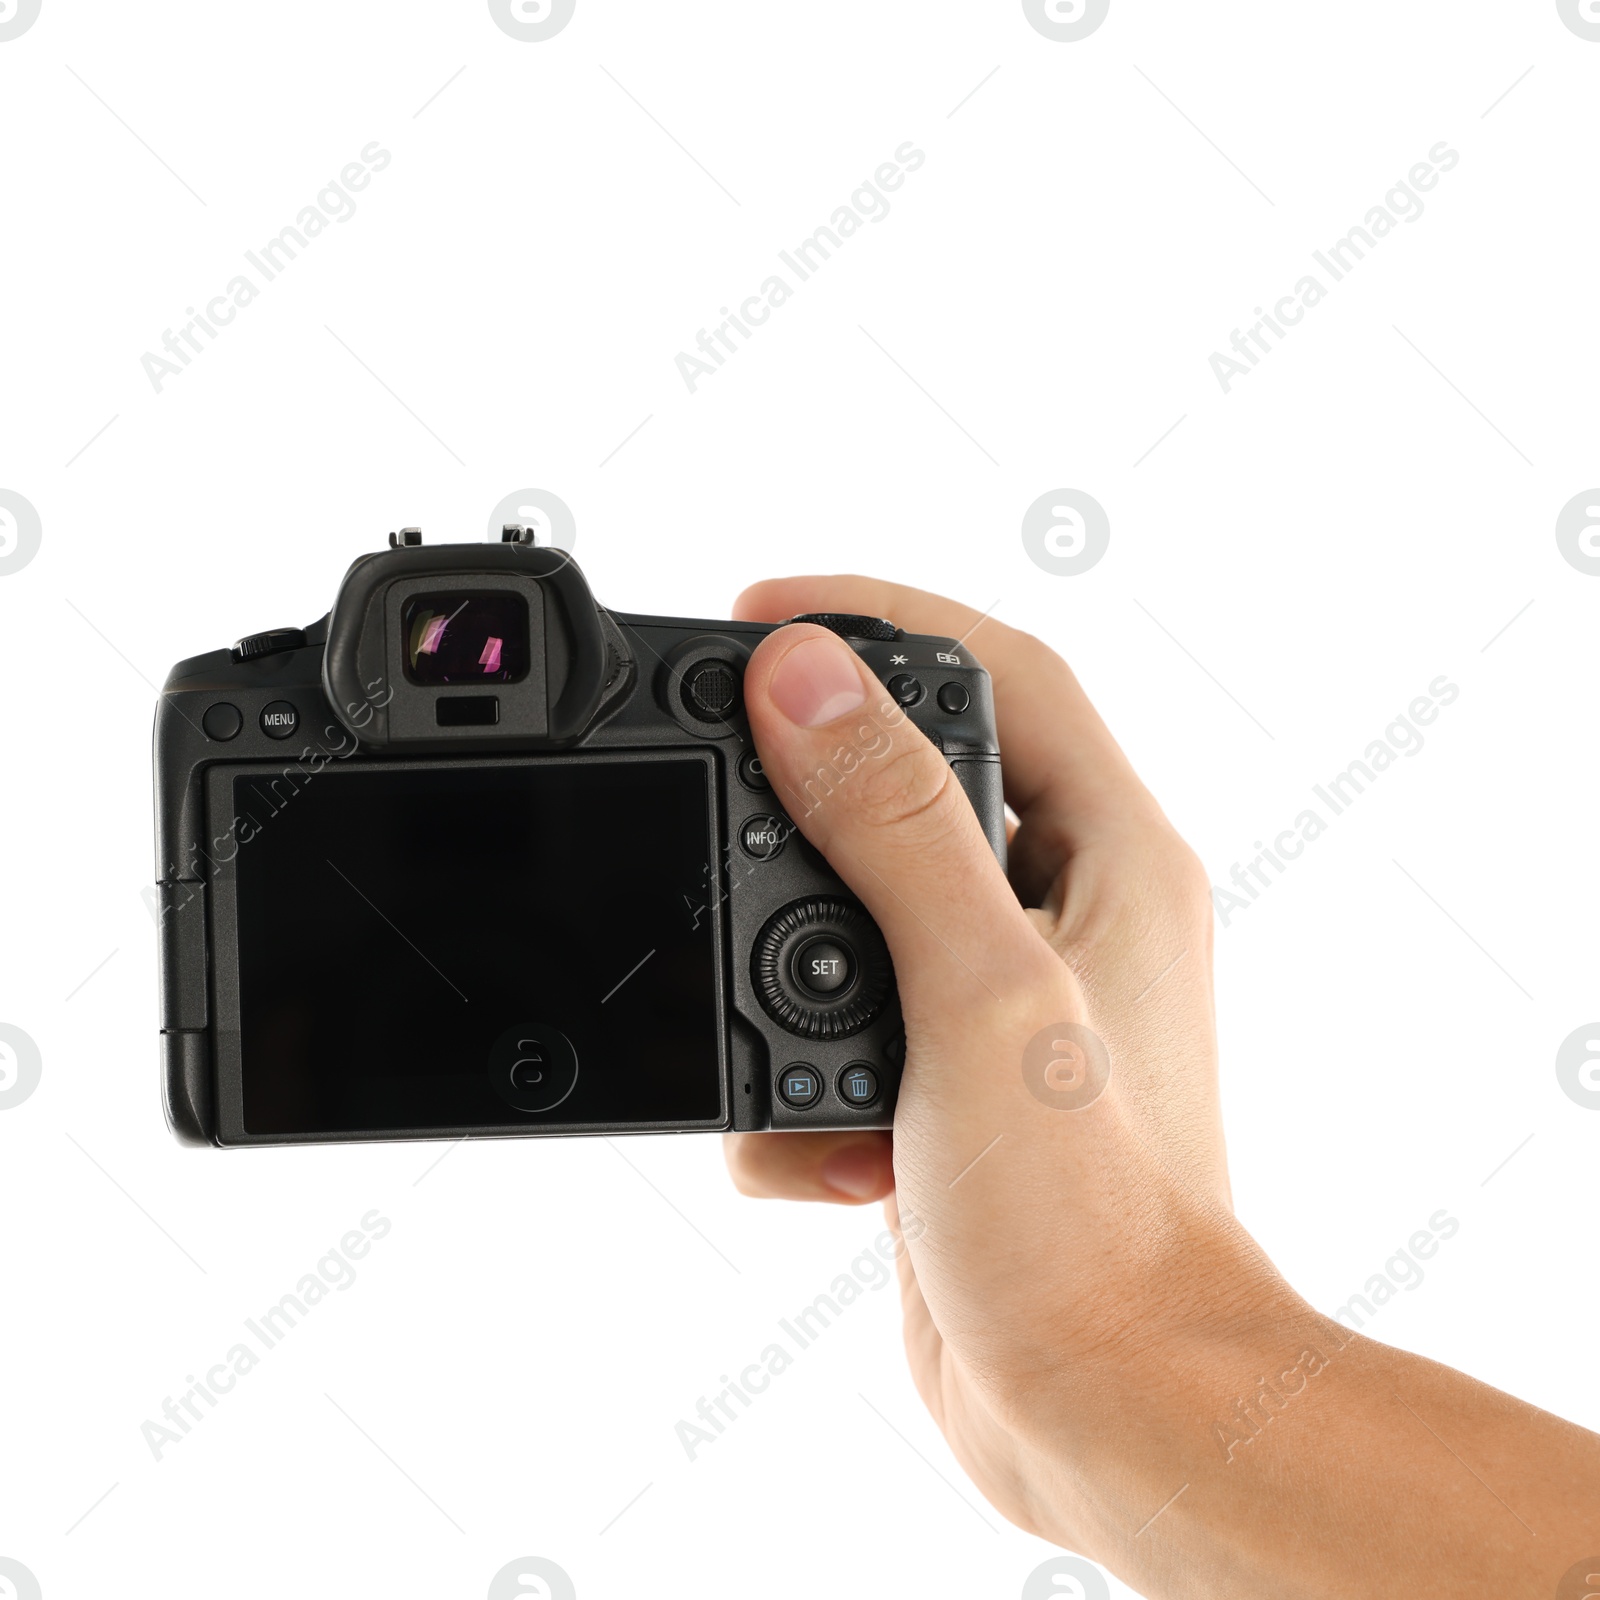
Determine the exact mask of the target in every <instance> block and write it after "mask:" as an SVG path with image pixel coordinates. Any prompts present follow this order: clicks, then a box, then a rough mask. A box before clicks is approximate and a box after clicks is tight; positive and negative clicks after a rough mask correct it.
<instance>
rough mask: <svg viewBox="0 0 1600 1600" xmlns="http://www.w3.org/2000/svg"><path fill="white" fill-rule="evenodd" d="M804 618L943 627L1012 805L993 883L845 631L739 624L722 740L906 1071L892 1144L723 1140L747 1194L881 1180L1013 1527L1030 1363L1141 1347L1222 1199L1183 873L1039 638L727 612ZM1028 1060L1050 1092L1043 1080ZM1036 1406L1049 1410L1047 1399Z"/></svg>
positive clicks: (1195, 874)
mask: <svg viewBox="0 0 1600 1600" xmlns="http://www.w3.org/2000/svg"><path fill="white" fill-rule="evenodd" d="M822 610H833V611H848V612H856V613H864V614H867V615H872V616H889V617H893V618H894V619H895V620H896V621H897V622H898V623H899V624H900V625H901V626H902V627H904V628H906V629H907V630H908V631H912V632H917V633H931V634H942V635H946V636H949V637H954V638H967V637H968V636H969V635H970V636H971V637H970V646H971V648H973V649H974V650H975V652H976V654H977V656H978V658H979V659H980V660H981V661H982V662H983V663H984V665H985V666H986V667H987V669H988V671H989V673H990V676H991V679H992V682H993V687H994V695H995V705H996V718H997V723H998V731H999V739H1000V748H1001V752H1002V761H1003V770H1004V777H1005V790H1006V797H1007V801H1008V803H1009V804H1010V806H1011V808H1012V809H1013V811H1014V812H1015V813H1016V815H1017V817H1018V819H1019V822H1018V825H1017V827H1016V829H1015V831H1014V833H1013V836H1012V839H1011V849H1010V863H1011V866H1010V882H1008V881H1007V877H1006V874H1005V873H1004V872H1002V870H1001V868H1000V866H999V864H998V863H997V862H996V860H995V858H994V855H993V854H992V852H991V851H990V848H989V846H988V844H987V843H986V841H985V839H984V836H983V834H982V831H981V829H980V827H979V824H978V821H977V818H976V816H975V815H974V813H973V812H972V809H971V807H970V806H969V804H968V802H967V800H966V798H965V796H964V795H963V793H962V791H961V789H960V787H959V785H958V784H957V783H956V781H955V779H954V777H953V775H952V774H951V770H950V768H949V766H948V764H947V763H946V761H945V760H944V758H943V756H942V755H941V754H940V753H939V752H938V751H937V750H935V749H934V748H933V746H932V745H931V744H929V742H928V741H927V740H926V739H925V738H924V737H923V735H922V734H921V733H920V732H919V731H918V730H917V729H916V728H915V727H913V726H912V724H911V723H910V722H909V721H908V720H905V719H904V717H903V715H902V714H901V713H900V712H899V709H898V708H897V707H896V706H895V705H894V704H893V702H892V701H890V700H889V698H888V696H887V694H886V693H885V691H884V689H883V686H882V685H881V684H880V683H879V682H878V681H877V680H876V678H875V677H874V676H873V675H872V673H871V672H870V671H868V670H867V669H866V668H865V667H864V666H862V665H861V663H860V661H859V659H858V658H857V657H856V655H855V654H854V652H853V651H851V650H850V649H849V647H848V646H847V645H845V644H843V643H842V642H841V641H840V640H839V639H837V638H835V637H834V636H833V635H832V634H831V633H828V632H827V631H826V630H824V629H822V628H819V627H815V626H812V625H806V624H802V625H798V626H796V627H793V628H786V629H783V630H781V631H780V632H778V633H776V634H774V635H772V636H771V637H770V638H769V639H767V640H765V641H764V642H763V643H762V645H761V646H760V648H759V649H758V650H757V651H756V653H755V656H754V658H753V659H752V661H751V662H750V665H749V667H748V669H747V671H746V674H745V690H744V692H745V703H746V706H747V708H748V711H749V716H750V722H751V730H752V732H753V734H754V736H755V741H756V744H757V746H758V747H759V749H760V751H761V756H762V760H763V763H764V765H765V767H766V770H767V772H768V775H769V776H770V778H771V780H772V782H773V785H774V789H775V792H776V793H777V795H778V796H779V797H780V798H781V799H784V800H786V802H787V803H788V804H789V806H790V809H791V813H792V815H793V817H794V820H795V822H796V824H797V826H799V828H800V829H801V830H802V831H803V832H804V833H805V834H806V835H807V837H808V838H809V839H810V840H811V842H812V843H813V844H815V845H816V846H817V847H818V848H819V849H820V850H821V851H822V852H823V854H824V855H826V856H827V858H828V859H829V861H830V862H831V863H832V864H833V866H834V868H835V869H836V870H837V871H838V872H839V874H840V876H841V877H842V878H843V879H844V881H845V882H846V883H847V884H848V885H849V887H850V888H851V889H852V890H853V891H854V892H855V893H856V894H857V895H858V896H859V897H860V899H861V900H862V902H863V903H864V904H865V905H866V907H867V909H868V910H869V911H870V912H871V913H872V915H873V917H874V918H875V919H876V921H877V923H878V926H879V927H880V928H881V929H882V931H883V934H884V937H885V939H886V940H887V942H888V945H889V949H890V952H891V954H892V956H893V958H894V965H895V972H896V977H897V983H898V987H899V993H900V999H901V1005H902V1008H903V1011H904V1016H905V1024H906V1067H905V1074H904V1080H903V1084H902V1088H901V1091H900V1098H899V1104H898V1109H897V1112H896V1117H895V1128H894V1133H893V1136H892V1138H891V1136H890V1135H888V1134H884V1133H870V1132H860V1133H856V1132H837V1133H824V1134H804V1133H758V1134H731V1135H729V1136H728V1140H727V1153H728V1161H729V1166H730V1169H731V1171H732V1174H733V1177H734V1180H735V1182H736V1183H737V1185H738V1186H739V1188H740V1189H741V1190H743V1191H744V1192H745V1193H747V1194H751V1195H762V1196H772V1197H783V1198H790V1199H821V1200H833V1201H836V1202H843V1203H860V1202H863V1201H869V1200H876V1199H883V1198H885V1197H886V1196H889V1195H890V1192H891V1190H893V1191H894V1198H893V1199H892V1200H891V1201H890V1213H891V1219H893V1217H894V1213H895V1211H896V1209H897V1210H898V1213H899V1216H900V1217H901V1218H908V1217H910V1216H912V1215H914V1216H915V1218H916V1219H917V1223H918V1227H917V1228H916V1229H908V1230H907V1231H908V1233H910V1234H911V1238H910V1239H909V1241H908V1242H909V1248H908V1250H907V1251H906V1252H905V1253H904V1254H903V1256H902V1290H903V1300H904V1306H905V1323H906V1328H905V1333H906V1349H907V1354H908V1357H909V1359H910V1363H911V1368H912V1373H913V1376H914V1377H915V1380H916V1383H917V1387H918V1389H919V1391H920V1393H921V1395H922V1397H923V1399H924V1401H925V1402H926V1403H927V1405H928V1407H929V1410H930V1411H931V1412H932V1413H933V1415H934V1417H935V1419H936V1420H937V1421H938V1422H939V1424H940V1426H941V1427H942V1428H943V1429H944V1431H945V1433H946V1436H947V1437H948V1439H949V1441H950V1444H951V1446H952V1448H953V1449H954V1450H955V1452H956V1454H957V1456H958V1457H959V1458H960V1459H961V1461H962V1464H963V1466H964V1467H965V1468H966V1469H967V1471H968V1472H969V1473H970V1474H971V1475H972V1477H973V1478H974V1480H975V1481H976V1482H977V1483H978V1484H979V1486H980V1487H981V1488H982V1489H983V1490H984V1492H985V1493H986V1494H987V1495H988V1496H989V1498H990V1499H991V1500H992V1501H994V1502H995V1503H996V1504H997V1505H998V1506H999V1507H1000V1508H1001V1509H1002V1510H1003V1511H1004V1512H1005V1513H1006V1514H1007V1515H1008V1516H1010V1517H1012V1518H1013V1520H1015V1521H1018V1522H1021V1523H1023V1524H1024V1525H1025V1526H1033V1527H1038V1526H1039V1525H1040V1522H1041V1518H1040V1515H1039V1510H1038V1507H1037V1506H1036V1504H1035V1503H1034V1502H1035V1500H1036V1498H1037V1482H1036V1480H1037V1477H1038V1472H1037V1470H1036V1469H1037V1466H1038V1463H1036V1462H1030V1461H1028V1460H1027V1457H1028V1455H1029V1454H1030V1449H1029V1447H1028V1445H1027V1443H1026V1432H1027V1431H1026V1429H1024V1430H1023V1434H1022V1436H1021V1437H1022V1441H1023V1442H1021V1443H1019V1435H1018V1432H1017V1429H1016V1427H1015V1423H1016V1422H1017V1420H1018V1419H1017V1415H1016V1413H1017V1411H1018V1408H1019V1407H1022V1408H1028V1407H1029V1406H1030V1400H1029V1398H1028V1397H1029V1396H1030V1395H1032V1397H1033V1399H1035V1400H1036V1399H1037V1393H1036V1391H1034V1390H1032V1389H1031V1387H1030V1380H1031V1379H1032V1378H1033V1377H1035V1376H1036V1375H1037V1374H1038V1373H1039V1371H1040V1370H1041V1369H1042V1368H1043V1367H1046V1366H1047V1367H1048V1369H1049V1370H1050V1371H1052V1372H1055V1371H1059V1370H1061V1367H1062V1363H1063V1362H1068V1363H1076V1364H1078V1368H1079V1372H1080V1378H1081V1382H1082V1385H1083V1386H1084V1387H1085V1388H1087V1387H1090V1386H1092V1383H1093V1381H1094V1376H1093V1375H1094V1374H1095V1372H1097V1371H1098V1370H1099V1369H1100V1367H1101V1364H1102V1362H1103V1361H1104V1359H1105V1358H1106V1356H1107V1355H1108V1354H1109V1353H1110V1352H1112V1351H1117V1352H1119V1355H1118V1359H1119V1360H1120V1359H1122V1354H1121V1353H1122V1352H1123V1351H1124V1347H1125V1345H1126V1342H1127V1341H1128V1340H1130V1339H1133V1340H1136V1341H1138V1342H1139V1343H1141V1344H1144V1343H1146V1342H1148V1341H1149V1340H1150V1339H1151V1338H1152V1337H1154V1335H1155V1332H1156V1329H1157V1328H1158V1327H1159V1326H1160V1325H1161V1324H1162V1322H1163V1320H1164V1318H1165V1316H1166V1315H1167V1314H1168V1312H1169V1311H1170V1304H1166V1303H1164V1304H1162V1305H1156V1304H1153V1302H1154V1301H1155V1300H1157V1299H1158V1298H1159V1299H1161V1300H1162V1301H1163V1302H1167V1300H1168V1297H1169V1296H1170V1293H1171V1291H1172V1290H1173V1288H1174V1286H1175V1282H1176V1281H1177V1280H1176V1279H1175V1277H1174V1274H1175V1273H1177V1274H1178V1275H1179V1276H1180V1277H1181V1278H1183V1279H1184V1280H1187V1279H1188V1278H1189V1277H1190V1276H1191V1275H1192V1274H1193V1273H1194V1272H1196V1271H1197V1270H1201V1269H1202V1268H1203V1252H1197V1251H1196V1244H1197V1240H1198V1238H1199V1236H1201V1235H1203V1234H1206V1233H1209V1232H1211V1231H1212V1230H1213V1228H1214V1227H1215V1225H1216V1221H1217V1219H1219V1218H1222V1217H1225V1216H1226V1213H1227V1208H1228V1206H1229V1190H1228V1179H1227V1170H1226V1162H1225V1158H1224V1151H1223V1140H1222V1131H1221V1121H1220V1116H1219V1112H1218V1104H1217V1083H1216V1046H1215V1039H1214V1033H1213V1014H1212V1002H1211V927H1212V913H1211V902H1210V895H1209V886H1208V884H1207V882H1206V879H1205V876H1204V873H1203V871H1202V869H1201V868H1200V865H1199V863H1198V861H1197V860H1196V858H1195V857H1194V856H1193V854H1192V853H1191V852H1190V851H1189V849H1188V848H1187V847H1186V846H1185V845H1184V844H1183V843H1182V841H1181V840H1180V839H1179V838H1178V837H1177V836H1176V834H1175V833H1174V832H1173V830H1172V828H1171V826H1170V825H1169V824H1168V822H1167V820H1166V819H1165V817H1164V816H1163V815H1162V814H1161V811H1160V809H1159V807H1158V806H1157V805H1156V803H1155V801H1154V800H1153V799H1152V798H1151V796H1150V794H1149V793H1148V791H1147V790H1146V789H1145V788H1144V786H1143V785H1142V784H1141V783H1140V782H1139V780H1138V778H1137V777H1136V776H1135V774H1134V772H1133V770H1132V769H1131V767H1130V766H1129V764H1128V762H1127V760H1126V758H1125V757H1124V756H1123V754H1122V752H1121V751H1120V750H1119V749H1118V748H1117V746H1116V743H1115V742H1114V740H1113V739H1112V738H1111V735H1110V733H1109V732H1108V731H1107V729H1106V727H1105V725H1104V724H1103V723H1102V722H1101V720H1100V718H1099V717H1098V716H1097V715H1096V713H1095V711H1094V709H1093V707H1092V706H1091V705H1090V704H1089V702H1088V699H1087V697H1086V696H1085V695H1084V693H1083V691H1082V689H1081V688H1080V687H1079V685H1078V683H1077V681H1076V679H1075V678H1074V677H1073V675H1072V673H1071V671H1070V670H1069V669H1068V667H1067V665H1066V663H1065V662H1063V661H1062V660H1061V659H1060V657H1059V656H1057V655H1056V654H1055V653H1054V652H1052V651H1051V650H1049V649H1048V648H1047V647H1046V646H1044V645H1043V644H1041V643H1040V642H1039V641H1038V640H1036V639H1034V638H1031V637H1030V636H1028V635H1027V634H1023V633H1019V632H1016V631H1015V630H1013V629H1011V628H1008V627H1006V626H1005V625H1004V624H1003V623H1000V622H998V621H995V620H993V619H984V618H981V617H980V615H979V614H978V613H976V612H974V611H972V610H971V609H969V608H967V607H965V606H962V605H959V604H957V603H955V602H953V601H948V600H942V599H939V598H937V597H935V596H932V595H928V594H923V593H920V592H918V591H916V590H911V589H905V588H899V587H896V586H893V585H890V584H885V583H878V582H873V581H871V580H868V579H863V578H792V579H783V580H778V581H775V582H769V583H763V584H759V585H757V586H756V587H755V588H753V589H750V590H747V591H746V592H745V594H743V595H742V596H741V597H740V599H739V601H738V603H737V605H736V608H735V615H736V616H739V617H746V618H752V619H757V620H776V619H778V618H781V617H784V616H792V615H794V614H796V613H797V612H804V611H822ZM868 716H871V717H874V718H875V719H876V720H877V723H878V725H879V727H882V726H884V725H887V726H888V727H889V728H890V730H891V732H890V737H889V739H888V740H887V741H884V740H883V738H882V735H881V733H880V732H879V731H878V728H874V730H873V731H874V735H875V742H874V743H872V744H871V745H870V748H872V749H874V750H875V751H876V752H877V753H876V754H875V756H874V757H873V758H871V759H869V760H867V761H865V762H864V763H863V764H862V765H861V766H860V767H858V768H857V769H856V770H855V771H854V772H853V774H852V775H851V776H850V777H849V778H848V779H847V780H846V781H845V782H843V783H842V784H839V785H838V786H837V787H836V788H835V790H834V792H833V793H831V794H830V795H829V796H828V798H827V799H825V800H824V801H822V802H821V803H819V804H816V805H814V806H812V807H810V808H809V809H808V808H807V806H806V804H805V802H804V800H803V799H802V798H801V795H802V786H803V784H804V783H805V780H806V779H807V778H808V777H809V776H811V775H812V774H813V773H815V772H816V771H817V769H818V768H819V767H821V766H824V765H827V764H828V763H829V762H830V761H831V760H832V759H833V758H834V757H835V754H836V752H837V751H838V749H839V747H840V746H841V745H844V746H850V745H852V744H853V743H856V742H857V741H856V728H857V726H858V724H860V723H862V722H863V721H864V720H865V719H866V718H867V717H868ZM862 742H865V741H862ZM1013 886H1014V887H1013ZM1024 908H1027V909H1024ZM1061 1024H1067V1025H1069V1029H1068V1030H1066V1031H1064V1030H1063V1029H1061V1028H1060V1027H1059V1026H1058V1025H1061ZM1079 1030H1088V1031H1087V1034H1084V1033H1082V1032H1080V1031H1079ZM1058 1038H1060V1039H1064V1040H1065V1041H1066V1042H1065V1044H1064V1045H1062V1046H1061V1047H1060V1048H1057V1046H1056V1041H1057V1039H1058ZM1096 1040H1098V1041H1099V1042H1100V1043H1101V1044H1102V1045H1103V1050H1097V1049H1096ZM1025 1057H1026V1058H1027V1065H1026V1067H1025V1059H1024V1058H1025ZM1107 1058H1109V1062H1110V1064H1111V1067H1110V1075H1109V1081H1108V1082H1104V1083H1100V1081H1099V1079H1100V1072H1101V1068H1102V1066H1103V1063H1104V1062H1105V1061H1106V1060H1107ZM1052 1062H1054V1063H1055V1065H1054V1067H1053V1069H1051V1082H1052V1083H1053V1084H1055V1085H1057V1087H1056V1088H1051V1087H1047V1086H1046V1085H1045V1082H1044V1073H1045V1071H1046V1070H1047V1069H1050V1066H1051V1063H1052ZM1030 1076H1031V1077H1032V1079H1033V1081H1034V1084H1035V1086H1036V1087H1037V1088H1038V1089H1039V1090H1040V1091H1041V1093H1042V1094H1043V1096H1044V1098H1043V1099H1041V1098H1039V1097H1037V1096H1036V1094H1035V1093H1033V1092H1031V1091H1030V1088H1029V1082H1028V1080H1029V1077H1030ZM1075 1083H1076V1085H1077V1087H1076V1088H1074V1084H1075ZM1097 1087H1100V1088H1103V1093H1099V1094H1095V1090H1096V1088H1097ZM1091 1097H1092V1099H1091ZM1052 1101H1053V1102H1057V1104H1051V1103H1048V1102H1052ZM1072 1105H1076V1106H1078V1107H1079V1109H1076V1110H1069V1109H1061V1108H1059V1107H1061V1106H1072ZM1180 1219H1181V1220H1180ZM1055 1400H1056V1401H1059V1402H1060V1403H1062V1404H1063V1405H1064V1407H1065V1410H1066V1411H1068V1412H1071V1411H1072V1410H1073V1404H1072V1400H1071V1397H1070V1395H1069V1396H1058V1397H1055ZM1052 1470H1053V1469H1052ZM1087 1515H1088V1512H1087V1508H1082V1509H1081V1510H1079V1511H1074V1512H1072V1513H1069V1516H1068V1520H1067V1522H1066V1524H1065V1525H1063V1524H1062V1523H1061V1521H1060V1510H1059V1508H1056V1507H1052V1510H1051V1513H1050V1517H1049V1521H1048V1526H1049V1527H1051V1528H1053V1529H1055V1530H1056V1531H1057V1532H1058V1533H1061V1532H1070V1533H1071V1534H1073V1535H1074V1536H1075V1537H1076V1538H1077V1540H1078V1541H1079V1545H1080V1548H1082V1547H1086V1546H1087V1545H1088V1543H1090V1542H1091V1539H1092V1529H1091V1528H1090V1527H1089V1526H1087V1525H1085V1524H1084V1523H1083V1522H1081V1521H1080V1520H1079V1518H1080V1517H1083V1516H1087Z"/></svg>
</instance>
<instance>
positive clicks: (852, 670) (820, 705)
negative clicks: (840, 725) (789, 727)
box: [767, 634, 867, 728]
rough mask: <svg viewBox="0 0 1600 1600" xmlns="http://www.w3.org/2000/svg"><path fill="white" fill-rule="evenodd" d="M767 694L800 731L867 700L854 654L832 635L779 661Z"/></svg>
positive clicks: (809, 641)
mask: <svg viewBox="0 0 1600 1600" xmlns="http://www.w3.org/2000/svg"><path fill="white" fill-rule="evenodd" d="M767 692H768V694H770V695H771V696H772V703H773V704H774V705H775V706H776V707H777V708H778V709H779V710H780V711H781V712H782V713H783V714H784V716H786V717H787V718H788V719H789V720H790V721H791V722H793V723H796V724H798V725H799V726H800V727H802V728H818V727H821V726H822V724H823V723H825V722H832V721H834V720H835V718H837V717H842V716H845V715H846V714H847V713H849V712H851V711H854V710H856V708H857V707H858V706H860V705H861V704H862V703H863V702H864V701H865V700H866V698H867V691H866V689H865V688H864V687H863V686H862V683H861V669H860V667H859V666H857V664H856V657H855V652H854V651H853V650H852V649H851V648H850V646H849V645H847V644H846V643H845V642H844V641H843V640H842V639H837V638H835V637H834V636H833V635H832V634H827V635H825V636H819V637H817V638H813V639H807V640H805V641H804V642H803V643H800V644H797V645H796V646H795V647H794V648H793V649H792V650H791V651H790V652H789V653H788V654H787V655H786V656H784V657H783V659H782V660H781V661H779V662H778V665H777V667H776V668H775V669H774V670H773V674H772V679H771V682H770V683H769V684H768V686H767Z"/></svg>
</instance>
